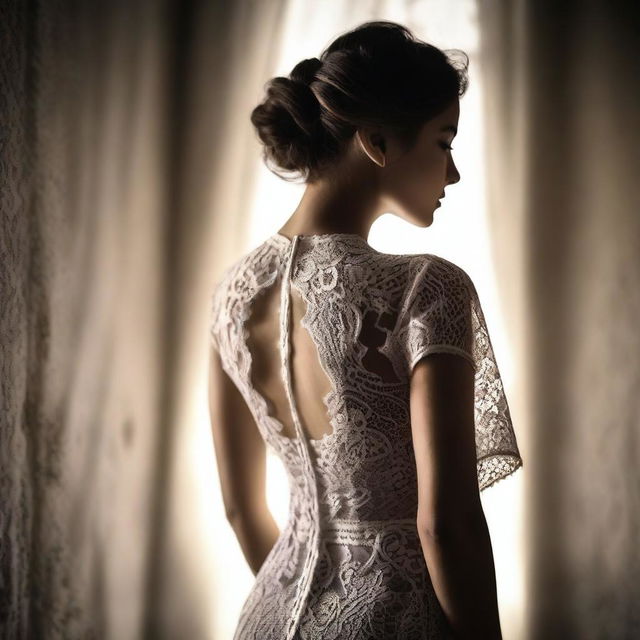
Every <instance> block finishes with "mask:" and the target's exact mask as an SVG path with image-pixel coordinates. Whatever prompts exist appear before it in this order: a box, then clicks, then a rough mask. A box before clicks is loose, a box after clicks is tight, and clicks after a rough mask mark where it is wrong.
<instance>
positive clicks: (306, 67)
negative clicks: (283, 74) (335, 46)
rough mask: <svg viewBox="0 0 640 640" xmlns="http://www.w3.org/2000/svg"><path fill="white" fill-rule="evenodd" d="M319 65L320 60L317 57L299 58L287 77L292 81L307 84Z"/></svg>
mask: <svg viewBox="0 0 640 640" xmlns="http://www.w3.org/2000/svg"><path fill="white" fill-rule="evenodd" d="M321 67H322V60H319V59H318V58H307V59H306V60H301V61H300V62H298V64H297V65H296V66H295V67H293V69H292V70H291V73H290V74H289V77H290V78H291V80H293V81H294V82H299V83H300V84H304V85H306V86H309V85H310V84H311V83H312V82H313V81H314V80H315V77H316V74H317V73H318V71H319V70H320V68H321Z"/></svg>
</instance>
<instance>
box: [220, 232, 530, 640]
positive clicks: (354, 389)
mask: <svg viewBox="0 0 640 640" xmlns="http://www.w3.org/2000/svg"><path fill="white" fill-rule="evenodd" d="M272 286H274V287H280V289H279V293H278V295H279V301H280V302H279V305H280V317H279V327H280V355H281V358H282V360H281V362H282V383H283V385H284V388H285V389H286V395H287V399H288V402H289V409H290V412H291V418H292V422H293V424H294V425H295V430H296V434H297V437H296V438H293V437H286V436H284V435H283V434H282V430H283V429H282V423H281V422H280V421H279V420H278V419H276V418H275V417H273V416H272V415H270V413H269V404H268V402H267V400H266V399H265V398H264V396H262V395H261V394H260V393H258V391H257V390H256V389H255V388H254V386H253V385H252V383H251V376H250V373H251V371H250V370H251V353H250V351H249V348H248V346H247V329H246V326H245V325H246V322H247V319H248V318H249V316H250V314H251V308H252V304H253V303H254V302H255V300H256V299H257V297H258V296H260V294H261V292H262V291H264V290H266V289H268V288H270V287H272ZM291 287H294V288H295V289H296V290H297V292H298V293H299V294H300V295H301V296H302V298H303V299H304V302H305V306H306V315H305V316H304V318H303V319H302V326H304V327H305V328H306V330H307V331H308V332H309V334H310V336H311V337H312V339H313V342H314V343H315V346H316V348H317V354H318V358H319V361H320V364H321V366H322V368H323V370H324V371H325V372H326V373H327V375H328V378H329V379H330V381H331V384H332V390H331V392H330V393H328V394H327V395H326V396H325V397H324V398H323V401H324V403H325V405H326V409H327V418H328V420H329V422H330V424H331V427H332V431H331V432H330V433H329V434H328V435H326V436H324V437H322V438H320V439H317V440H313V439H311V438H310V437H309V436H308V435H307V434H306V432H305V429H304V428H303V426H302V421H301V419H300V415H299V414H298V410H297V406H296V401H295V397H294V394H293V392H292V381H291V366H290V353H291V339H290V335H291V313H290V300H291ZM211 313H212V315H211V325H210V326H211V340H212V345H213V346H214V348H215V349H217V351H218V352H219V354H220V358H221V361H222V365H223V368H224V369H225V371H226V372H227V373H228V374H229V376H230V377H231V378H232V380H233V381H234V383H235V384H236V386H237V387H238V389H239V390H240V392H241V393H242V395H243V397H244V398H245V400H246V402H247V405H248V406H249V408H250V410H251V412H252V414H253V416H254V418H255V421H256V424H257V427H258V429H259V430H260V433H261V435H262V437H263V438H264V440H265V442H266V445H267V446H268V447H269V448H270V449H271V450H272V451H274V452H275V453H276V454H277V455H278V456H279V457H280V459H281V460H282V462H283V464H284V467H285V469H286V471H287V474H288V479H289V486H290V499H289V518H288V521H287V524H286V526H285V527H284V529H283V530H282V532H281V534H280V537H279V538H278V540H277V542H276V544H275V546H274V547H273V549H272V550H271V552H270V553H269V555H268V556H267V558H266V560H265V562H264V564H263V565H262V567H261V568H260V571H259V572H258V574H257V576H256V580H255V583H254V584H253V587H252V589H251V591H250V593H249V594H248V597H247V599H246V601H245V603H244V606H243V608H242V611H241V614H240V619H239V621H238V625H237V628H236V632H235V635H234V640H249V639H252V640H285V639H286V640H307V639H314V640H316V639H322V640H333V639H340V640H356V639H357V640H365V639H366V640H374V639H375V640H377V639H379V640H383V639H390V638H394V639H405V640H409V639H411V640H414V639H415V640H418V639H421V640H422V639H427V638H438V639H440V638H449V637H451V635H450V630H449V626H448V623H447V620H446V618H445V616H444V613H443V611H442V609H441V606H440V604H439V602H438V600H437V598H436V596H435V592H434V590H433V587H432V584H431V581H430V578H429V572H428V569H427V566H426V563H425V561H424V556H423V552H422V549H421V545H420V540H419V537H418V532H417V529H416V513H417V480H416V470H415V458H414V453H413V446H412V438H411V426H410V416H409V376H410V372H411V370H412V368H413V367H414V366H415V365H416V363H417V362H418V361H419V360H420V359H421V358H422V357H423V356H425V355H426V354H428V353H431V352H437V351H439V352H448V353H453V354H457V355H459V356H461V357H463V358H466V359H467V360H468V361H469V363H470V364H471V365H472V366H473V367H474V369H475V434H476V451H477V470H478V484H479V487H480V489H481V490H482V489H485V488H486V487H489V486H490V485H491V484H493V483H495V482H496V481H498V480H500V479H501V478H504V477H505V476H507V475H509V474H511V473H512V472H513V471H515V470H516V469H517V468H518V467H520V466H521V465H522V459H521V457H520V453H519V450H518V445H517V442H516V437H515V434H514V430H513V426H512V423H511V417H510V414H509V408H508V405H507V399H506V397H505V394H504V390H503V385H502V381H501V378H500V373H499V370H498V367H497V364H496V361H495V358H494V353H493V349H492V346H491V342H490V339H489V334H488V332H487V327H486V324H485V320H484V316H483V313H482V309H481V306H480V302H479V299H478V296H477V293H476V290H475V287H474V285H473V283H472V281H471V279H470V278H469V276H468V275H467V273H466V272H465V271H464V270H463V269H461V268H460V267H458V266H457V265H455V264H453V263H452V262H449V261H447V260H445V259H444V258H441V257H439V256H435V255H432V254H418V255H392V254H385V253H380V252H378V251H376V250H375V249H373V248H372V247H371V246H370V245H369V244H368V243H367V241H366V240H365V239H364V238H362V237H361V236H359V235H356V234H347V233H333V234H320V235H309V236H306V235H302V236H300V235H297V236H295V237H294V238H293V239H289V238H287V237H285V236H283V235H280V234H275V235H273V236H271V237H269V238H267V240H266V241H264V242H263V243H262V244H261V245H259V246H258V247H256V248H255V249H253V250H252V251H250V252H249V253H248V254H246V255H245V256H243V257H242V258H241V259H240V260H238V261H237V262H235V263H234V264H233V265H232V266H231V267H229V268H228V269H227V270H226V271H225V273H224V274H223V276H222V278H221V280H220V282H219V283H218V284H217V285H216V288H215V290H214V292H213V296H212V306H211ZM367 327H368V331H365V330H364V329H365V328H367ZM381 363H382V364H381Z"/></svg>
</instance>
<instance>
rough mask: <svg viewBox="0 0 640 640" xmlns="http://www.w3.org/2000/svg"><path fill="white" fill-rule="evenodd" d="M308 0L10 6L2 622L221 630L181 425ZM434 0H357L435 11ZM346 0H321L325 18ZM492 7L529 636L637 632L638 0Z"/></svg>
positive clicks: (492, 71) (3, 247)
mask: <svg viewBox="0 0 640 640" xmlns="http://www.w3.org/2000/svg"><path fill="white" fill-rule="evenodd" d="M293 4H294V2H293V0H290V1H287V0H281V1H274V2H256V1H250V0H238V1H237V2H233V3H231V2H229V3H221V2H215V1H212V0H188V1H181V2H178V0H165V1H164V2H159V1H152V0H136V1H129V2H124V1H123V2H106V1H105V0H102V1H92V2H88V3H87V2H85V3H82V2H66V3H65V2H62V1H61V0H49V1H48V2H45V1H44V0H40V1H38V0H31V1H24V2H18V1H17V0H5V1H4V2H3V3H2V4H0V33H1V37H0V205H1V210H2V218H1V225H2V226H1V228H0V231H1V232H0V259H1V271H0V335H1V336H2V350H1V357H2V359H1V373H0V401H1V406H0V637H1V638H3V639H4V638H7V639H14V638H43V639H45V638H46V639H49V638H90V637H95V638H117V639H118V640H122V639H128V638H142V637H148V638H190V639H194V640H196V639H198V638H203V639H205V638H211V637H212V636H211V632H210V630H211V629H212V628H213V623H212V620H211V619H210V618H211V615H212V614H211V611H212V609H213V607H212V599H213V598H219V597H223V593H217V592H216V593H212V592H211V591H210V585H211V584H212V580H211V576H210V573H211V571H212V570H213V568H214V566H213V563H212V560H211V557H210V555H209V554H207V545H208V544H210V541H209V540H208V539H207V538H206V533H205V532H206V531H207V529H206V528H205V527H203V526H202V522H201V521H200V520H199V519H198V517H197V514H198V512H199V507H200V506H201V505H202V504H204V503H206V502H207V501H208V500H212V499H213V498H212V495H211V494H212V493H213V491H215V490H216V486H214V485H212V486H211V487H209V492H210V493H209V495H207V494H206V493H204V494H202V495H199V494H198V495H196V494H195V493H194V487H195V486H196V484H195V483H194V480H193V473H194V471H193V468H192V466H193V465H192V463H193V459H192V458H190V457H189V455H188V452H187V447H186V446H185V442H186V441H187V440H189V437H190V434H191V433H192V432H193V430H194V428H195V427H194V425H196V424H198V423H199V422H201V421H202V420H203V418H204V416H203V412H204V410H205V408H206V400H205V397H206V392H205V386H206V373H207V368H206V364H207V355H208V353H207V349H208V335H207V320H208V304H209V292H210V289H211V286H212V284H213V283H214V282H215V281H216V279H217V278H218V276H219V275H220V274H221V272H222V270H223V269H224V268H225V267H226V266H227V265H228V264H229V263H230V261H232V260H233V259H234V258H235V257H236V256H238V255H239V253H240V252H241V251H242V250H243V249H244V248H246V244H247V240H246V239H247V235H248V233H249V225H250V217H249V202H250V201H251V197H252V193H253V191H254V190H255V181H256V171H257V167H258V166H259V164H258V163H259V158H258V157H257V153H258V151H259V148H258V145H257V143H256V140H255V139H254V136H253V131H252V130H251V127H250V126H249V122H248V115H249V111H250V108H251V107H252V106H253V105H254V104H255V103H256V102H257V101H258V100H259V98H260V96H261V93H262V83H263V82H264V80H265V79H267V78H268V77H270V76H271V75H272V74H273V69H274V64H275V63H274V61H275V59H276V57H277V55H278V51H279V47H280V46H281V29H282V24H283V21H284V17H285V16H286V14H287V11H288V10H289V9H290V7H291V6H292V5H293ZM432 4H433V3H432V2H428V1H426V0H424V1H420V2H410V1H409V0H405V2H395V3H392V2H388V3H385V2H373V1H371V2H363V3H361V4H360V6H359V10H360V11H364V9H363V7H364V6H365V5H366V7H367V10H368V13H369V15H368V16H367V19H374V18H385V17H388V16H390V11H389V12H388V11H387V10H390V8H391V7H392V6H393V7H394V9H397V7H398V6H403V7H407V10H409V9H410V10H411V12H412V15H422V16H423V18H422V19H423V20H424V21H428V16H429V11H430V6H432ZM354 5H355V3H347V2H335V5H331V6H330V7H327V5H326V4H325V3H309V6H310V7H313V10H314V12H315V13H314V15H313V16H311V17H312V19H314V20H322V21H323V22H325V23H326V29H327V39H329V38H330V37H333V36H334V35H335V34H337V33H338V32H340V31H342V30H343V29H345V28H347V27H352V26H354V24H355V23H354V22H353V19H354V13H350V12H351V11H352V9H351V7H353V6H354ZM450 6H451V7H452V20H453V19H455V10H454V8H455V7H457V6H459V4H457V3H456V2H450ZM338 9H339V10H338ZM359 15H360V14H359ZM477 16H478V27H479V32H480V50H479V54H480V60H481V69H480V73H481V74H482V79H483V86H484V90H483V96H484V101H485V109H484V113H485V127H484V128H485V140H486V142H485V147H486V152H485V153H486V165H487V178H488V182H487V197H488V203H489V205H488V213H489V216H490V222H489V226H490V228H489V233H490V238H491V247H492V255H493V261H494V263H495V271H496V274H497V276H498V283H499V291H500V299H501V306H502V307H503V309H504V310H505V316H506V318H507V321H506V323H505V324H506V330H507V332H508V333H509V338H510V344H511V345H512V346H513V349H514V351H515V357H514V361H515V362H518V363H519V366H520V368H519V369H518V370H517V371H516V378H517V392H518V393H517V394H516V395H517V397H519V398H522V399H523V400H522V402H521V403H520V406H522V407H523V409H522V410H520V411H519V412H518V413H517V415H516V416H514V417H517V425H516V428H517V432H518V437H519V441H520V442H521V444H522V446H521V450H522V453H523V459H524V460H525V469H524V473H525V477H526V503H525V513H526V545H525V547H524V548H525V549H526V557H525V558H524V559H520V558H514V561H516V562H521V563H522V571H523V574H524V575H525V576H526V580H527V582H526V584H527V590H526V593H525V594H524V604H525V607H526V624H525V625H523V626H522V629H523V631H522V633H521V634H520V635H521V636H522V637H523V638H535V639H537V638H541V639H542V638H544V639H545V640H546V639H554V638H563V639H564V638H580V639H581V640H582V639H585V640H591V639H594V640H595V639H596V638H598V639H599V638H607V639H618V638H619V639H626V638H634V637H638V636H640V609H639V608H638V606H637V603H638V601H640V556H639V555H638V531H639V530H640V471H639V469H640V465H639V462H640V437H639V436H638V428H639V423H640V404H639V402H638V397H639V391H640V367H639V364H638V360H639V358H638V354H639V353H640V344H639V342H640V337H639V333H638V320H637V319H638V317H640V287H639V286H638V285H639V283H640V228H639V227H640V218H639V216H638V212H639V211H640V197H639V196H640V193H639V187H638V182H639V181H638V179H637V175H636V174H637V169H638V167H639V166H640V157H639V152H638V149H639V148H640V140H639V138H640V134H639V128H638V126H637V124H638V113H639V112H640V104H639V93H640V88H639V87H638V80H637V72H636V66H637V57H638V53H639V51H638V49H639V47H638V42H637V36H636V35H635V34H634V29H633V25H634V22H633V20H632V19H631V16H630V15H628V13H627V8H626V3H618V4H617V3H615V2H613V3H607V4H606V5H605V3H602V2H595V1H588V2H581V3H568V2H567V3H551V2H549V1H548V0H542V1H540V0H537V1H535V2H534V1H533V0H516V2H513V3H500V2H494V1H489V0H477ZM340 20H344V23H342V22H340ZM407 24H408V26H409V27H412V26H413V25H412V24H411V22H409V21H408V22H407ZM636 31H637V30H636ZM315 53H316V52H315V51H314V52H311V53H310V54H309V55H313V54H315ZM461 106H462V108H463V109H464V107H463V105H461ZM461 118H462V116H461ZM206 445H207V446H205V447H203V450H206V451H207V455H208V456H209V458H207V459H210V460H213V456H212V453H211V451H210V449H209V448H210V447H211V443H210V441H209V442H207V443H206ZM215 526H216V527H228V525H227V523H226V522H216V523H215ZM231 577H232V576H224V579H231ZM219 580H220V581H221V580H222V579H219ZM505 637H506V638H508V636H505ZM220 640H224V639H223V638H221V639H220Z"/></svg>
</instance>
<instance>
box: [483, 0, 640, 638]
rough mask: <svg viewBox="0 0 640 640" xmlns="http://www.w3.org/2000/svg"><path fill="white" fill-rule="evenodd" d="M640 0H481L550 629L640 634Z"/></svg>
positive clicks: (533, 558) (506, 266)
mask: <svg viewBox="0 0 640 640" xmlns="http://www.w3.org/2000/svg"><path fill="white" fill-rule="evenodd" d="M632 8H634V6H633V3H630V2H622V1H614V2H599V1H597V0H587V1H582V2H559V3H558V2H550V1H549V0H542V1H540V0H537V1H535V2H533V1H531V2H529V1H524V0H519V1H517V2H514V3H497V2H493V1H490V0H479V12H478V15H479V17H480V33H481V34H482V37H483V40H484V43H485V44H484V46H483V48H484V51H485V54H484V55H485V62H484V63H483V73H484V75H485V97H486V101H487V103H486V109H485V112H486V114H487V121H486V127H487V131H486V139H487V145H488V148H489V150H490V152H489V154H488V157H487V162H488V163H489V167H488V169H489V176H490V180H489V183H490V184H489V206H488V210H489V212H490V213H491V214H492V220H491V222H490V227H491V230H492V232H493V237H494V247H495V253H496V259H497V260H498V262H499V263H500V266H499V268H498V269H497V273H498V274H499V275H500V276H501V285H502V286H501V291H502V292H503V294H504V296H505V299H509V298H512V299H513V300H517V301H518V302H517V305H516V306H517V307H518V308H519V309H520V311H519V313H518V316H519V318H520V320H519V321H518V322H517V323H514V326H516V327H517V331H516V336H517V344H518V351H520V352H521V353H522V354H523V355H524V354H526V361H527V365H526V372H525V371H522V372H519V375H520V374H521V375H522V377H523V379H526V380H527V388H526V390H525V392H526V397H527V418H528V425H527V431H526V453H527V456H526V457H527V460H528V462H529V467H528V469H527V470H526V484H527V492H526V514H527V515H526V522H525V531H526V542H525V545H524V548H525V549H526V553H527V562H526V566H527V576H528V581H527V585H528V587H527V595H526V606H527V610H528V613H527V630H528V633H529V637H531V638H536V639H537V638H544V639H546V638H549V639H555V638H580V639H581V640H595V639H596V638H597V639H600V638H611V639H614V638H615V639H622V638H624V639H627V638H629V639H630V638H637V637H640V607H639V606H638V603H639V602H640V553H638V550H639V548H640V464H639V463H640V400H639V398H640V325H639V323H638V318H639V317H640V315H639V312H640V181H639V180H638V171H639V168H640V118H639V114H640V81H639V74H638V57H639V54H640V35H639V32H638V26H637V25H638V23H637V19H634V14H633V12H632ZM525 464H526V463H525Z"/></svg>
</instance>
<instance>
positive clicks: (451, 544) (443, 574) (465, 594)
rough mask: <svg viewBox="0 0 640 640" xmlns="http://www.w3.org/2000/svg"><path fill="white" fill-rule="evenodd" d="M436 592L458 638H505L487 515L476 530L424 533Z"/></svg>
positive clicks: (426, 558)
mask: <svg viewBox="0 0 640 640" xmlns="http://www.w3.org/2000/svg"><path fill="white" fill-rule="evenodd" d="M420 539H421V543H422V549H423V552H424V556H425V560H426V563H427V566H428V568H429V574H430V576H431V581H432V584H433V587H434V590H435V592H436V596H437V598H438V600H439V602H440V604H441V606H442V609H443V610H444V613H445V615H446V617H447V619H448V621H449V624H450V625H451V628H452V629H453V632H454V634H455V637H456V638H460V639H465V640H466V639H467V638H473V640H501V639H502V634H501V631H500V617H499V613H498V600H497V593H496V579H495V567H494V561H493V551H492V549H491V539H490V536H489V529H488V527H487V523H486V520H485V519H484V517H482V518H480V521H479V522H478V526H477V527H475V528H474V530H473V531H469V530H468V529H460V530H455V529H454V530H453V531H451V532H450V533H449V534H446V535H443V536H441V537H440V539H435V538H433V537H431V536H430V535H429V534H427V533H423V532H421V533H420Z"/></svg>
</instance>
